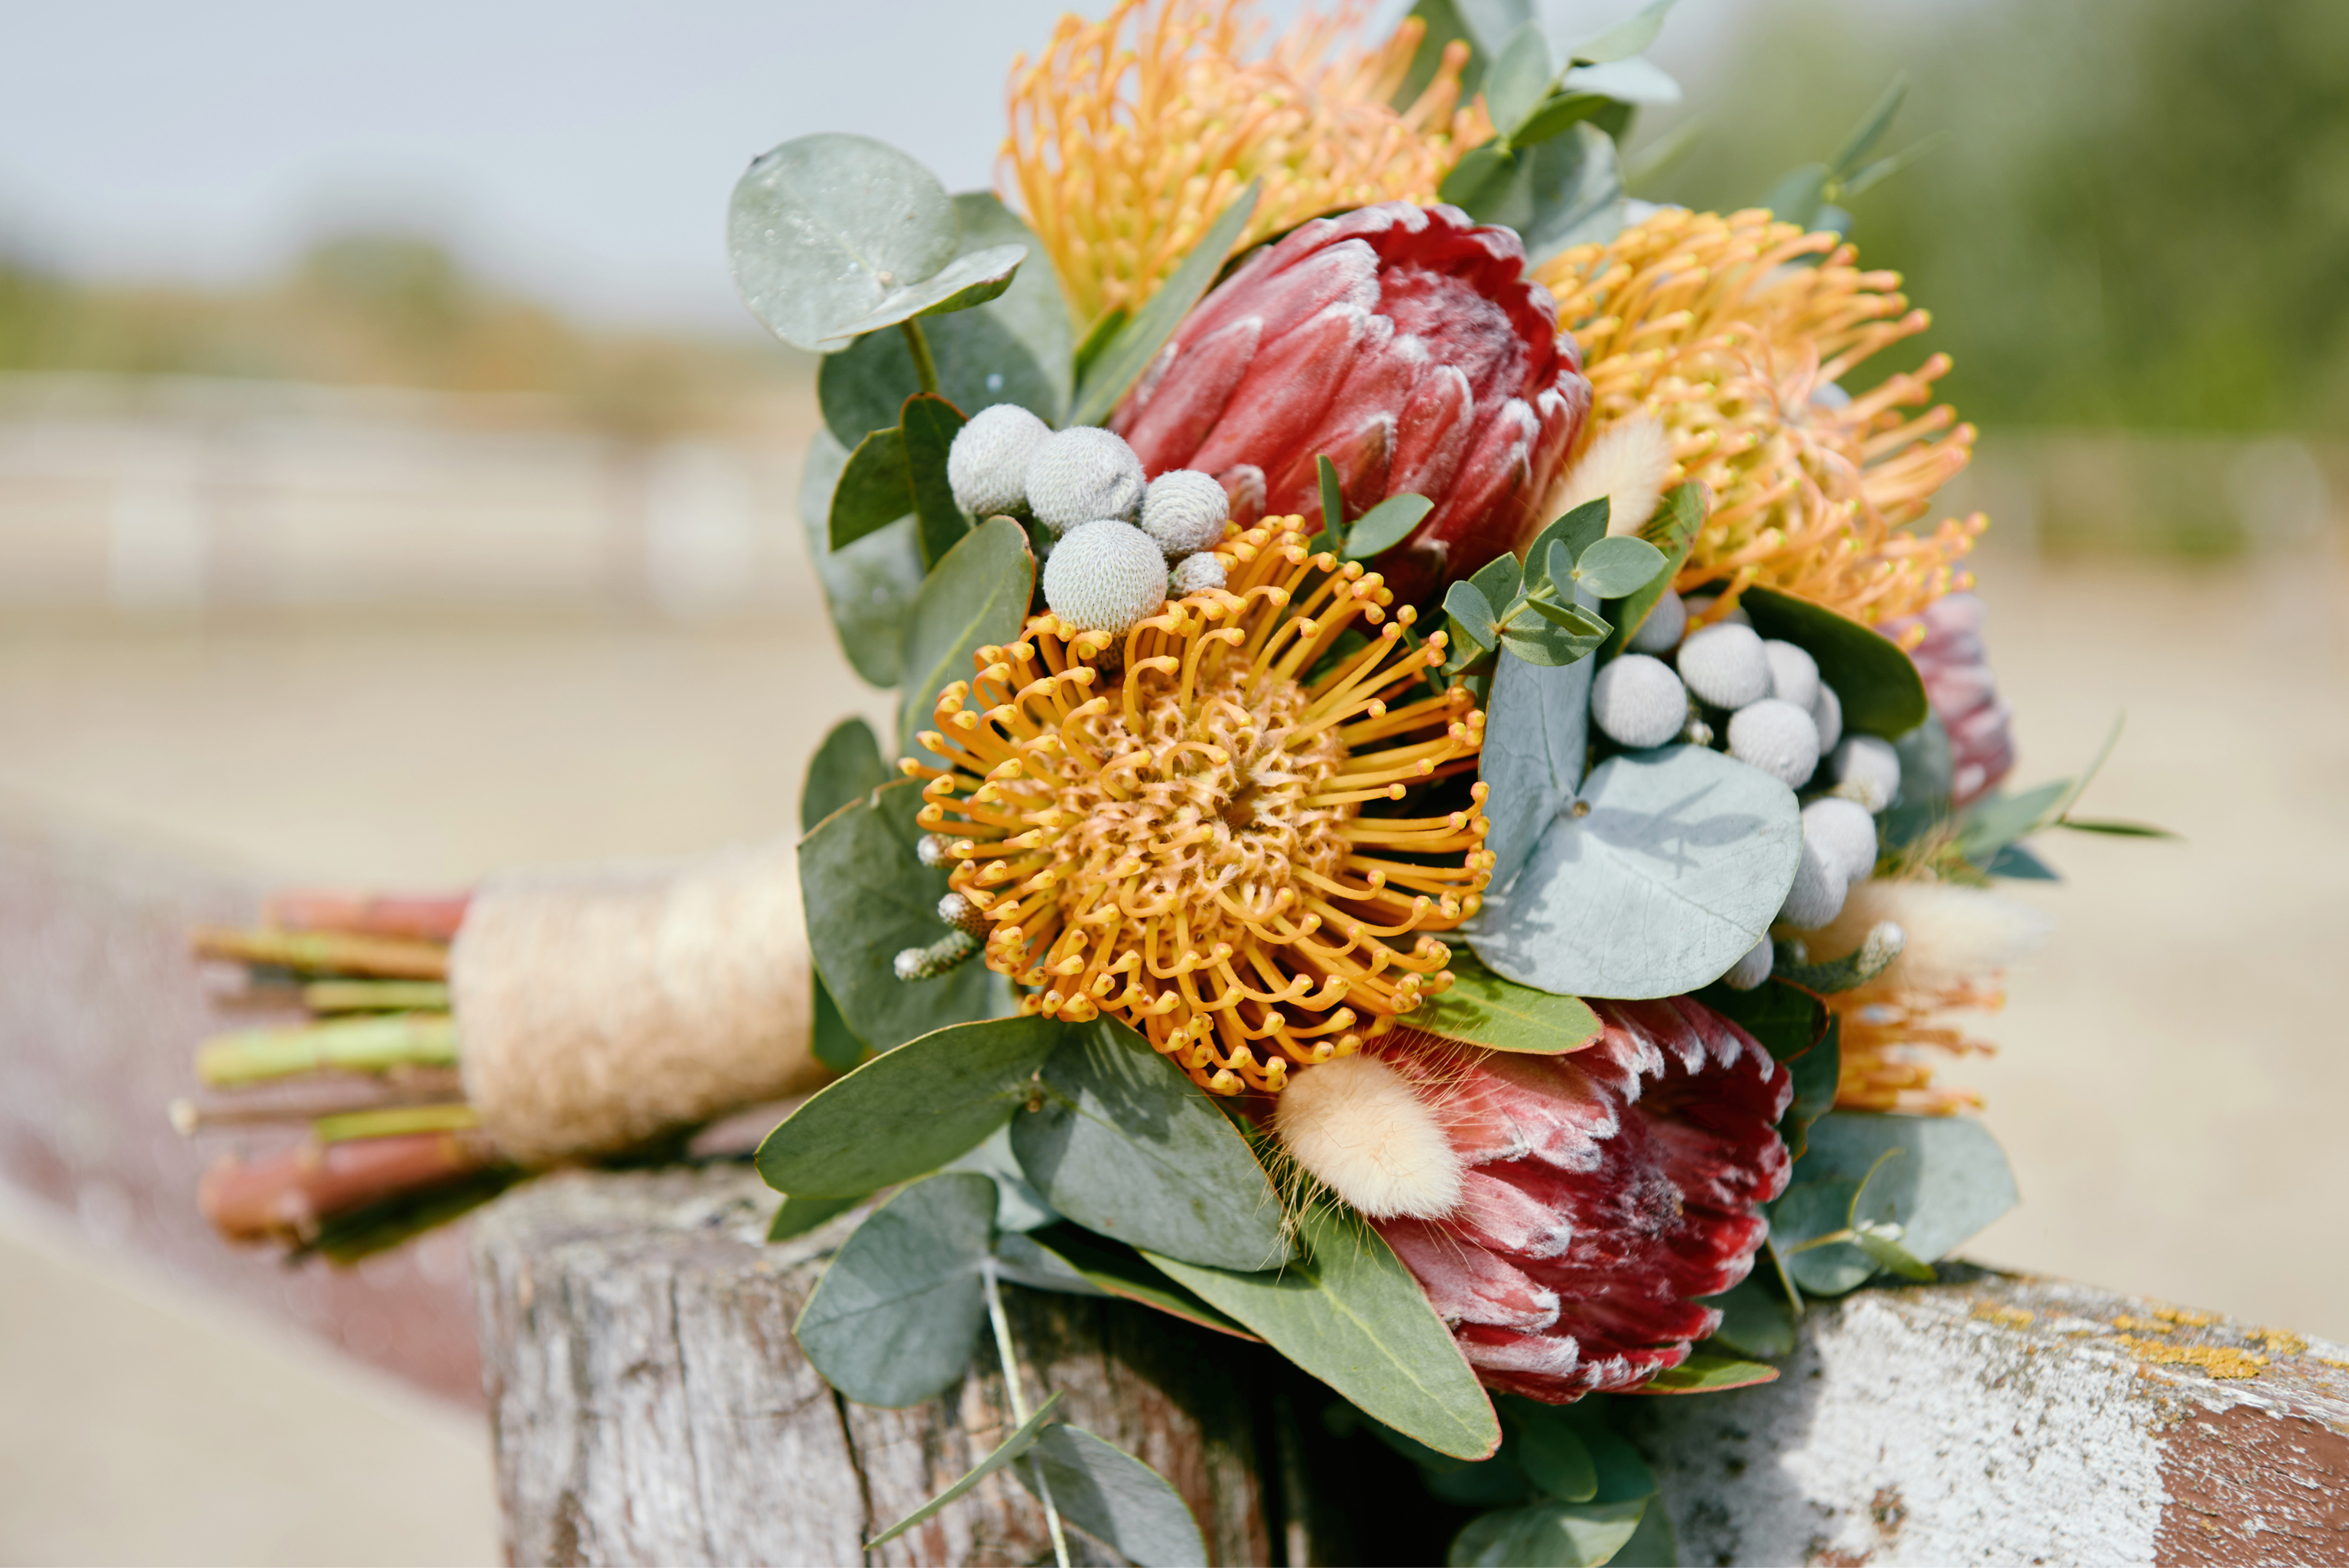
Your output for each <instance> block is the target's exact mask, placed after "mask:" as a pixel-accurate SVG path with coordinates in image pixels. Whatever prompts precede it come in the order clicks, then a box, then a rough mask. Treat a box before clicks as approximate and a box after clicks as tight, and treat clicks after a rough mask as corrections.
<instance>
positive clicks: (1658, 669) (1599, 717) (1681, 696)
mask: <svg viewBox="0 0 2349 1568" xmlns="http://www.w3.org/2000/svg"><path fill="white" fill-rule="evenodd" d="M1590 717H1591V721H1592V722H1593V723H1595V724H1597V725H1598V726H1599V728H1601V729H1603V730H1605V731H1606V732H1607V738H1609V740H1612V741H1614V742H1615V744H1617V745H1618V746H1629V747H1630V748H1633V749H1635V750H1643V749H1645V748H1648V747H1651V746H1661V745H1663V744H1664V742H1666V741H1668V740H1670V739H1671V738H1673V737H1674V736H1676V735H1678V734H1680V732H1681V727H1682V725H1685V724H1686V723H1687V722H1688V692H1687V690H1686V689H1685V688H1683V687H1682V685H1681V678H1680V676H1676V675H1674V674H1672V672H1671V667H1670V666H1669V665H1665V664H1664V662H1663V661H1662V660H1661V659H1651V658H1650V657H1649V656H1648V655H1645V654H1625V655H1623V656H1622V657H1620V658H1619V659H1617V660H1615V661H1614V662H1613V663H1612V664H1610V665H1608V666H1607V667H1606V668H1605V669H1603V670H1600V671H1599V678H1598V679H1596V680H1594V681H1592V682H1591V683H1590Z"/></svg>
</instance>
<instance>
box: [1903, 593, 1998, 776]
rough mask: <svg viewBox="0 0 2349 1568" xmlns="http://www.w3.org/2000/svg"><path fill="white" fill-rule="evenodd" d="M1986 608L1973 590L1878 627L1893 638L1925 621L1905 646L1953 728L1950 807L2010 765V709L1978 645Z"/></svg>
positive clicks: (1939, 713) (1944, 723) (1945, 723)
mask: <svg viewBox="0 0 2349 1568" xmlns="http://www.w3.org/2000/svg"><path fill="white" fill-rule="evenodd" d="M1984 614H1985V611H1984V607H1983V604H1982V600H1981V599H1980V598H1978V597H1977V596H1975V595H1974V594H1971V593H1951V594H1947V595H1945V596H1943V597H1941V598H1940V599H1936V600H1934V601H1933V603H1930V604H1928V605H1927V606H1926V607H1925V608H1924V609H1923V610H1922V611H1920V613H1919V614H1916V615H1913V616H1909V617H1905V618H1903V619H1901V620H1899V621H1888V622H1886V623H1885V624H1884V625H1883V626H1881V627H1879V628H1878V630H1880V631H1882V632H1883V633H1884V634H1885V635H1886V636H1888V637H1894V638H1898V637H1899V635H1900V634H1902V633H1903V632H1904V631H1905V630H1907V629H1908V628H1909V626H1911V625H1921V626H1923V627H1924V628H1925V635H1924V639H1923V641H1921V642H1920V643H1919V644H1918V645H1916V646H1915V647H1913V648H1911V649H1909V658H1911V659H1913V660H1914V661H1916V665H1917V673H1918V674H1919V675H1920V676H1924V678H1925V696H1926V699H1927V700H1928V701H1929V702H1930V703H1931V704H1932V705H1933V717H1936V718H1938V719H1940V721H1941V727H1942V728H1943V729H1946V730H1947V731H1949V734H1950V809H1951V810H1953V811H1962V810H1965V809H1966V807H1967V806H1968V805H1970V804H1971V803H1972V802H1973V800H1974V799H1976V798H1978V797H1979V796H1981V795H1982V794H1984V793H1986V792H1987V791H1989V790H1990V789H1992V787H1994V786H1995V785H1996V784H1997V783H1998V782H1999V780H2001V779H2004V778H2005V777H2006V776H2007V775H2008V774H2009V773H2011V772H2013V770H2014V734H2013V717H2014V715H2013V709H2012V708H2010V707H2007V704H2006V699H2005V698H2004V697H2002V696H2000V695H1999V693H1998V679H1997V677H1996V676H1993V675H1992V674H1991V668H1990V654H1989V651H1988V650H1987V649H1985V648H1984V647H1983V645H1982V619H1983V616H1984Z"/></svg>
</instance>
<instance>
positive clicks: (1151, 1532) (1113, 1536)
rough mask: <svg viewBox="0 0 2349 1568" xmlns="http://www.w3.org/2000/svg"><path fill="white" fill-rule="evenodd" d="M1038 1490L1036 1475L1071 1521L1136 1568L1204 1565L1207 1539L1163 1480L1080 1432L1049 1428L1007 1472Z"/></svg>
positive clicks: (1201, 1567) (1178, 1494)
mask: <svg viewBox="0 0 2349 1568" xmlns="http://www.w3.org/2000/svg"><path fill="white" fill-rule="evenodd" d="M1011 1473H1012V1474H1014V1475H1016V1476H1018V1477H1019V1483H1020V1484H1021V1485H1022V1486H1024V1487H1026V1488H1027V1489H1028V1490H1029V1491H1036V1477H1037V1475H1038V1474H1039V1473H1040V1474H1041V1475H1042V1476H1043V1478H1044V1480H1045V1481H1046V1482H1047V1483H1048V1484H1049V1485H1050V1488H1051V1491H1052V1505H1053V1506H1054V1507H1055V1508H1058V1509H1059V1510H1060V1511H1061V1514H1062V1516H1064V1517H1065V1518H1066V1519H1067V1520H1068V1521H1069V1522H1070V1523H1071V1524H1073V1525H1075V1526H1076V1527H1077V1528H1078V1529H1080V1530H1081V1531H1083V1532H1085V1533H1086V1534H1088V1535H1090V1536H1092V1538H1093V1539H1095V1540H1096V1541H1101V1542H1106V1543H1107V1544H1109V1545H1111V1546H1113V1547H1115V1548H1117V1550H1118V1552H1119V1553H1120V1554H1121V1555H1122V1556H1123V1557H1124V1558H1125V1559H1126V1560H1127V1561H1128V1562H1130V1563H1136V1564H1138V1565H1139V1568H1192V1565H1193V1564H1197V1568H1206V1562H1207V1542H1206V1540H1205V1539H1204V1538H1203V1537H1202V1536H1201V1535H1200V1534H1199V1524H1198V1522H1197V1521H1196V1520H1195V1519H1193V1518H1192V1517H1191V1510H1190V1507H1189V1505H1188V1504H1186V1503H1185V1502H1184V1501H1183V1494H1182V1493H1181V1492H1179V1491H1175V1490H1174V1487H1173V1485H1171V1484H1170V1483H1169V1482H1168V1481H1167V1480H1166V1478H1165V1477H1164V1476H1162V1475H1160V1474H1159V1473H1158V1472H1157V1471H1156V1470H1152V1469H1151V1468H1150V1467H1149V1466H1148V1465H1146V1464H1143V1462H1142V1461H1141V1460H1138V1459H1135V1458H1134V1457H1133V1455H1131V1454H1129V1453H1126V1452H1124V1451H1123V1450H1122V1449H1117V1448H1115V1447H1113V1446H1112V1445H1111V1444H1109V1443H1106V1442H1103V1441H1102V1439H1099V1438H1097V1437H1095V1436H1093V1435H1092V1433H1091V1432H1089V1431H1086V1430H1085V1429H1083V1428H1082V1427H1050V1428H1047V1429H1045V1431H1044V1433H1043V1435H1042V1436H1041V1437H1040V1438H1038V1439H1036V1444H1035V1446H1034V1447H1033V1448H1031V1449H1029V1450H1028V1453H1027V1456H1026V1457H1025V1458H1023V1459H1021V1460H1019V1462H1018V1463H1017V1464H1016V1465H1015V1466H1014V1467H1013V1469H1012V1472H1011Z"/></svg>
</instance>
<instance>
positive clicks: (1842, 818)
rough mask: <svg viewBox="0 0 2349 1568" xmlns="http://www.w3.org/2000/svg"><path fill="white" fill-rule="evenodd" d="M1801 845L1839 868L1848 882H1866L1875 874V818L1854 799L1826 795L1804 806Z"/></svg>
mask: <svg viewBox="0 0 2349 1568" xmlns="http://www.w3.org/2000/svg"><path fill="white" fill-rule="evenodd" d="M1803 842H1805V843H1806V844H1816V845H1817V846H1818V850H1819V852H1820V853H1821V854H1822V855H1825V856H1826V858H1827V859H1829V860H1832V861H1835V862H1836V863H1837V865H1839V866H1841V867H1842V868H1843V874H1844V880H1845V881H1847V882H1865V881H1866V880H1867V879H1868V877H1869V876H1870V875H1872V874H1873V873H1874V872H1875V871H1876V848H1877V845H1876V819H1875V818H1873V817H1871V816H1869V815H1868V808H1867V807H1865V806H1862V805H1861V804H1860V803H1859V802H1858V801H1857V800H1847V799H1844V798H1843V797H1842V796H1840V795H1827V796H1823V797H1821V798H1820V799H1816V800H1814V801H1812V802H1811V803H1810V804H1809V805H1807V806H1806V807H1804V808H1803Z"/></svg>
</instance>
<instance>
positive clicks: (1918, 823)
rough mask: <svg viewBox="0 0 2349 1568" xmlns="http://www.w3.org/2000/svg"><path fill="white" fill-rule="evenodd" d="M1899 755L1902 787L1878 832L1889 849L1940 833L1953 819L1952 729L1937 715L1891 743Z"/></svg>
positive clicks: (1903, 847)
mask: <svg viewBox="0 0 2349 1568" xmlns="http://www.w3.org/2000/svg"><path fill="white" fill-rule="evenodd" d="M1892 749H1893V751H1894V752H1895V753H1897V754H1898V755H1899V758H1900V789H1899V793H1898V794H1896V795H1895V796H1893V798H1892V805H1891V807H1890V809H1889V810H1887V811H1886V812H1885V813H1884V815H1882V816H1881V817H1879V818H1878V819H1877V834H1878V838H1880V839H1881V840H1882V841H1883V844H1884V848H1885V849H1886V851H1898V850H1902V849H1905V848H1907V847H1908V846H1909V845H1910V844H1913V843H1915V842H1917V841H1919V840H1920V839H1924V838H1927V837H1929V836H1931V835H1933V834H1937V833H1939V832H1940V830H1941V829H1942V827H1943V825H1944V824H1945V823H1947V822H1948V821H1949V820H1950V784H1951V774H1952V773H1953V771H1954V770H1955V764H1954V762H1953V761H1952V760H1951V755H1950V735H1949V731H1948V730H1946V729H1944V728H1942V727H1941V721H1940V719H1938V718H1930V717H1929V718H1927V719H1926V720H1925V722H1924V723H1922V724H1920V725H1919V726H1918V727H1916V728H1914V729H1912V730H1910V731H1909V733H1908V734H1906V735H1904V736H1902V737H1901V738H1899V739H1898V740H1896V741H1894V742H1893V743H1892Z"/></svg>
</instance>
